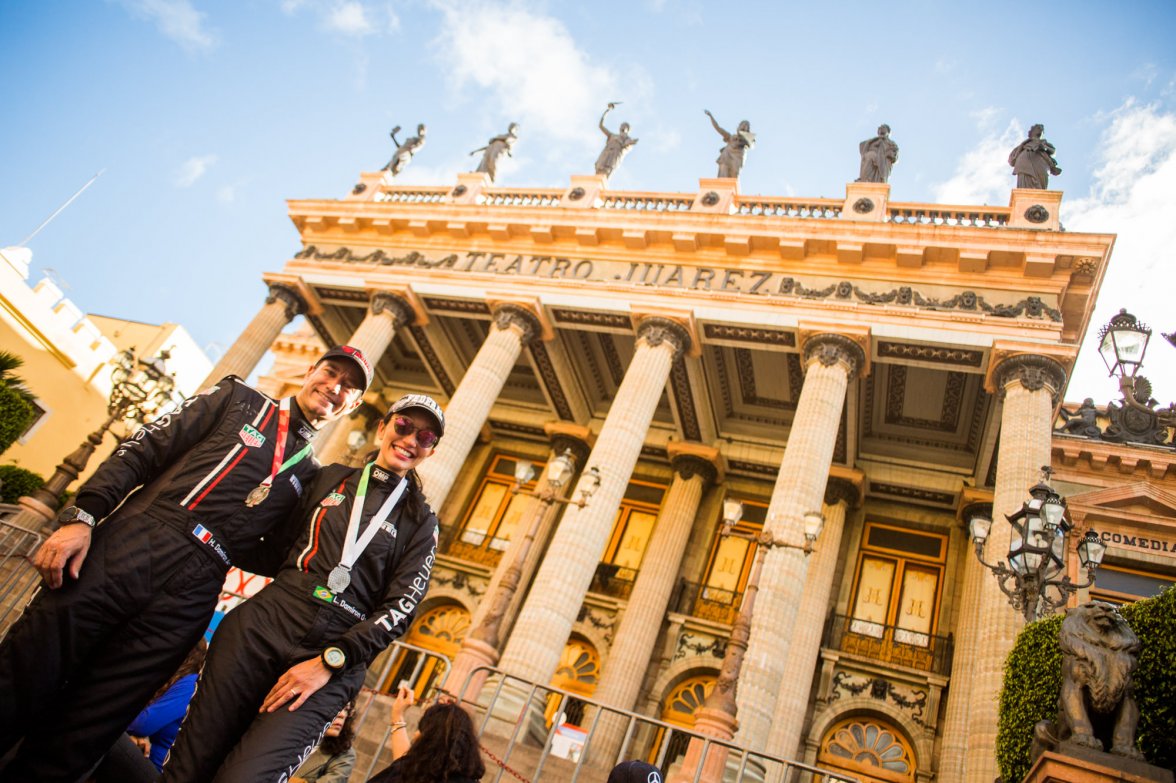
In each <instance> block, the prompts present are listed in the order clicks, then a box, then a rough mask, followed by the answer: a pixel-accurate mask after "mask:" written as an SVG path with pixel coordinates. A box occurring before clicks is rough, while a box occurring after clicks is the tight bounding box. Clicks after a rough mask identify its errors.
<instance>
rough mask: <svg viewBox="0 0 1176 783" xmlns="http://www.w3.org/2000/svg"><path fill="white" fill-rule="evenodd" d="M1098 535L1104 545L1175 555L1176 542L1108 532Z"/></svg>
mask: <svg viewBox="0 0 1176 783" xmlns="http://www.w3.org/2000/svg"><path fill="white" fill-rule="evenodd" d="M1100 535H1101V536H1102V540H1103V543H1104V544H1114V545H1115V546H1122V547H1132V548H1135V549H1146V550H1147V551H1149V552H1163V553H1165V554H1169V555H1176V542H1171V541H1164V540H1163V539H1160V538H1147V537H1145V536H1131V535H1127V534H1126V533H1112V532H1111V531H1109V530H1104V531H1103V532H1102V533H1101V534H1100Z"/></svg>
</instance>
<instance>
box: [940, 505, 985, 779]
mask: <svg viewBox="0 0 1176 783" xmlns="http://www.w3.org/2000/svg"><path fill="white" fill-rule="evenodd" d="M973 505H974V506H978V505H983V506H986V510H987V512H988V513H989V514H991V513H992V505H991V504H988V503H984V504H973ZM971 508H972V506H969V507H968V508H965V509H964V511H963V522H964V527H965V528H967V526H968V521H969V519H970V518H971V511H970V510H969V509H971ZM986 574H988V571H987V570H986V569H985V568H984V566H982V565H980V561H979V560H977V559H976V555H975V554H974V553H973V551H972V545H971V542H970V541H969V544H968V551H967V554H966V555H964V575H963V580H962V583H961V586H960V611H959V614H958V615H957V617H958V619H957V620H956V626H955V651H954V653H953V660H954V661H957V662H958V665H956V666H953V667H952V671H951V684H950V685H949V686H948V687H949V691H948V699H947V708H946V710H945V711H944V715H943V741H942V743H941V745H940V750H939V767H938V769H939V770H940V775H941V776H950V777H947V778H946V779H948V780H963V779H964V770H965V757H966V754H967V750H968V714H969V712H970V711H971V701H972V700H971V693H970V689H971V685H972V666H971V661H974V660H976V645H977V642H978V640H979V639H980V638H981V637H982V636H983V635H984V631H983V629H982V628H980V625H979V620H978V618H977V602H978V601H979V595H980V581H981V580H982V579H984V577H985V575H986ZM990 578H991V576H990Z"/></svg>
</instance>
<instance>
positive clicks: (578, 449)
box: [543, 421, 592, 469]
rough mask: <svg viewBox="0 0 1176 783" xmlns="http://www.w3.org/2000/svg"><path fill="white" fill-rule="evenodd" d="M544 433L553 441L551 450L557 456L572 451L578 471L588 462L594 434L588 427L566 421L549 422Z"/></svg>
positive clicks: (544, 428) (544, 427) (545, 425)
mask: <svg viewBox="0 0 1176 783" xmlns="http://www.w3.org/2000/svg"><path fill="white" fill-rule="evenodd" d="M543 431H544V432H546V433H547V437H548V438H550V439H551V450H552V451H554V452H555V453H556V454H562V453H563V452H564V451H565V450H569V449H570V450H571V452H572V456H573V457H575V458H576V468H577V469H579V468H581V467H583V466H584V463H585V462H587V461H588V455H589V454H591V453H592V432H591V430H589V429H588V428H587V427H582V426H580V425H579V424H570V423H568V422H566V421H549V422H547V423H546V424H544V425H543Z"/></svg>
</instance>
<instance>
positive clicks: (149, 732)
mask: <svg viewBox="0 0 1176 783" xmlns="http://www.w3.org/2000/svg"><path fill="white" fill-rule="evenodd" d="M372 376H373V371H372V367H371V365H370V364H369V362H368V361H367V359H366V358H365V357H364V355H363V353H362V351H360V350H358V349H356V348H353V347H350V346H345V345H344V346H337V347H335V348H332V349H330V350H328V351H327V352H326V353H324V354H323V355H322V356H321V357H320V358H319V359H318V360H317V361H316V362H315V363H314V365H312V366H311V367H309V368H308V369H307V372H306V375H305V377H304V378H303V380H302V385H301V387H300V388H299V389H298V391H297V392H296V393H294V394H293V395H291V396H289V397H285V398H283V399H280V400H276V399H273V398H271V397H269V396H267V395H265V394H262V393H261V392H259V391H258V390H256V389H254V388H252V387H251V386H249V385H248V384H246V383H245V382H244V381H242V380H241V379H240V378H236V377H234V376H228V377H226V378H224V379H223V380H221V381H220V382H219V383H217V384H216V385H215V386H213V387H211V388H209V389H206V390H205V391H202V392H200V393H199V394H197V395H195V396H194V397H191V398H189V399H188V400H186V401H185V402H184V403H183V404H182V405H181V406H180V408H179V409H178V410H177V411H175V412H173V413H169V414H166V415H164V416H162V417H160V418H159V419H157V420H156V421H154V422H152V423H150V424H148V425H145V426H143V427H141V428H140V429H138V430H137V431H136V432H135V433H134V435H133V436H132V437H131V438H129V439H128V440H126V441H125V442H123V443H122V444H120V445H119V447H118V448H117V449H116V450H115V452H114V454H113V455H112V456H110V457H109V458H108V459H107V460H105V461H104V462H103V463H102V464H101V465H100V466H99V467H98V468H97V470H96V471H95V472H94V474H93V475H92V476H91V477H90V478H89V479H88V480H87V481H86V482H85V483H84V484H83V485H82V486H81V487H80V489H79V490H78V493H77V496H76V498H75V499H74V503H73V505H70V506H68V507H67V508H65V509H64V510H63V511H62V512H61V513H60V514H59V516H58V519H57V522H58V523H59V527H58V529H57V530H56V531H54V533H53V534H52V535H51V536H49V538H48V539H46V541H45V542H44V544H42V546H41V547H40V548H39V549H38V551H37V552H36V553H35V555H34V557H33V565H34V566H35V567H36V568H37V570H38V571H39V572H40V574H41V577H42V580H43V583H42V586H41V589H39V590H38V591H37V593H36V594H35V595H34V597H33V599H32V600H31V601H30V602H29V605H28V606H27V607H26V608H25V611H24V613H23V615H22V616H21V618H20V620H19V621H18V622H17V623H16V624H15V625H14V626H13V627H12V629H11V631H10V632H9V634H8V635H7V636H6V637H5V638H4V640H3V642H2V643H0V693H2V694H4V698H3V699H0V783H4V782H6V781H12V783H29V782H30V781H44V782H46V783H49V782H52V781H56V782H59V783H78V781H85V780H94V781H97V782H98V783H103V782H104V781H107V780H111V781H115V780H117V781H120V783H137V782H138V781H154V780H162V781H164V782H165V783H209V782H210V781H212V782H213V783H257V781H275V782H277V783H282V782H284V781H296V780H304V781H323V782H324V783H331V782H332V781H344V780H347V779H348V778H349V776H350V774H351V772H352V767H353V766H354V763H355V751H354V749H353V748H352V747H351V742H352V736H353V731H352V722H353V712H354V705H355V697H356V695H357V694H358V693H359V691H360V688H361V686H362V684H363V680H364V676H365V674H366V672H367V667H368V666H369V665H370V664H371V662H372V660H373V659H374V658H375V656H376V655H377V654H378V653H379V652H380V651H381V650H383V649H385V648H386V647H388V646H389V645H390V644H391V643H392V642H393V641H395V640H396V639H397V638H399V637H400V636H401V635H402V634H403V633H404V632H405V631H406V630H407V629H408V627H409V625H410V623H411V622H412V619H413V617H414V614H415V611H416V608H417V607H418V606H419V605H420V603H421V601H422V599H423V598H424V596H425V592H426V590H427V589H428V585H429V580H430V576H431V572H432V566H433V561H434V558H435V556H436V548H437V537H438V524H437V517H436V516H435V515H434V513H433V511H432V510H431V509H430V508H429V506H428V505H427V503H426V502H425V496H424V492H423V489H422V486H421V482H420V479H419V478H418V477H417V473H416V469H417V467H418V466H419V465H420V464H421V463H422V462H423V461H424V460H426V459H428V458H429V457H430V456H432V454H433V452H434V449H435V448H436V446H437V443H438V442H439V441H440V439H441V437H442V436H443V435H444V434H445V414H444V412H443V411H442V409H441V406H439V405H438V404H437V402H436V401H435V400H433V399H432V398H431V397H428V396H426V395H423V394H408V395H405V396H403V397H401V398H400V399H398V400H396V402H394V403H393V404H392V405H391V406H390V407H389V409H388V411H387V413H386V414H385V415H384V416H383V418H382V419H381V420H380V422H379V425H378V427H377V430H376V445H377V448H376V449H375V450H374V451H373V452H372V453H371V454H370V455H368V457H367V459H366V460H365V463H364V464H363V465H362V466H359V467H351V466H347V465H339V464H335V465H328V466H323V465H321V464H319V463H318V461H317V460H316V459H315V458H314V449H313V440H314V438H315V435H316V434H317V433H318V431H319V430H321V429H323V428H324V427H325V426H326V425H328V424H330V423H331V422H334V421H336V420H338V419H340V418H341V417H343V416H346V415H348V414H350V413H352V412H353V411H355V410H356V408H358V406H359V405H360V404H361V402H362V397H363V395H364V393H365V392H366V391H367V390H368V387H369V386H370V385H371V381H372ZM232 567H238V568H241V569H242V570H245V571H250V572H252V573H255V574H261V575H263V576H268V577H272V578H273V581H272V582H271V583H270V584H268V585H267V586H266V587H265V588H264V589H262V590H261V591H260V592H259V593H257V594H256V595H255V596H253V597H252V598H250V599H249V600H248V601H246V602H244V603H243V604H241V605H240V606H239V607H237V608H236V609H235V610H234V611H232V612H230V613H229V614H228V615H226V616H225V618H224V621H223V622H221V623H220V625H219V626H218V628H217V630H216V634H215V636H214V637H213V640H212V642H211V644H210V645H209V646H208V648H207V651H206V650H205V647H204V645H203V642H202V641H201V640H202V637H203V636H204V634H205V630H206V629H207V628H208V626H209V621H210V620H211V619H212V617H213V613H214V610H215V608H216V605H217V602H218V599H219V597H220V591H221V586H222V585H223V584H224V580H225V574H226V573H227V572H228V570H229V569H230V568H232ZM409 704H411V697H410V695H406V694H405V693H404V692H403V691H402V692H401V693H400V694H398V697H397V699H396V704H395V705H394V709H396V710H398V711H399V717H398V718H395V719H394V724H393V727H392V734H391V741H390V742H391V745H392V751H393V753H392V756H393V759H394V761H393V763H392V765H391V766H389V767H388V768H387V769H385V770H383V771H381V772H380V773H379V774H377V775H376V777H375V778H373V780H379V781H385V783H389V782H391V781H403V782H404V783H416V782H417V781H420V782H424V781H429V782H432V781H447V782H448V783H467V781H476V780H479V779H480V778H481V777H482V775H483V774H484V773H485V767H484V766H483V764H482V761H481V758H480V751H479V746H478V742H477V737H476V735H475V733H474V730H473V723H472V722H471V720H470V718H469V716H468V715H467V714H466V712H465V711H464V710H463V709H462V708H461V706H460V705H458V704H456V703H453V702H452V700H441V701H438V703H436V704H434V705H432V706H431V707H429V708H428V709H427V710H425V712H424V714H423V715H422V716H421V719H420V730H419V732H418V733H417V737H416V739H415V741H410V740H409V738H408V736H407V726H406V724H405V722H404V719H403V716H404V709H405V708H406V707H407V706H408V705H409ZM612 780H613V779H612V778H611V777H610V781H612ZM618 780H620V781H624V780H627V779H626V778H618ZM649 780H650V781H654V779H653V778H649ZM657 781H660V773H658V778H657ZM614 783H615V782H614ZM654 783H656V781H655V782H654Z"/></svg>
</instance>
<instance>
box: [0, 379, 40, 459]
mask: <svg viewBox="0 0 1176 783" xmlns="http://www.w3.org/2000/svg"><path fill="white" fill-rule="evenodd" d="M32 420H33V406H31V405H29V404H28V403H27V402H25V400H24V398H23V397H22V396H21V395H20V393H19V392H18V391H16V390H15V389H13V388H11V387H9V386H4V385H3V384H0V451H4V450H5V449H7V448H8V447H9V446H11V445H12V444H13V443H15V442H16V439H17V438H19V437H20V435H21V433H22V432H24V431H25V429H27V428H28V426H29V423H30V422H31V421H32Z"/></svg>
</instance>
